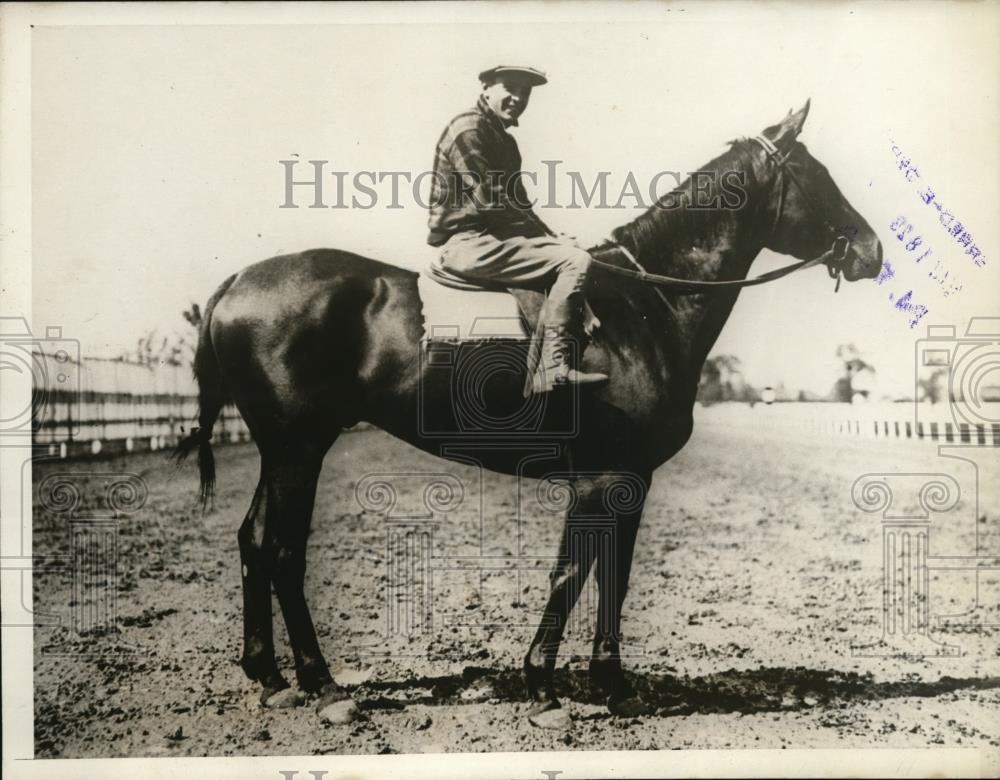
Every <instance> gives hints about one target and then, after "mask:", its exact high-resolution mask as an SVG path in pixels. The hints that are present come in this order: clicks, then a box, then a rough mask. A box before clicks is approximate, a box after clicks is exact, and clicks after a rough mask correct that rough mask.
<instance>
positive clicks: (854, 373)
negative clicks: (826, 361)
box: [830, 344, 875, 403]
mask: <svg viewBox="0 0 1000 780" xmlns="http://www.w3.org/2000/svg"><path fill="white" fill-rule="evenodd" d="M836 355H837V358H838V359H839V360H840V361H841V362H842V363H843V369H842V371H843V375H842V376H841V377H840V378H839V379H837V381H836V382H835V383H834V385H833V390H832V391H831V393H830V395H831V396H832V397H833V400H834V401H841V402H844V403H850V402H851V401H852V400H854V396H855V395H856V394H859V395H861V396H863V397H865V398H867V397H868V393H869V390H867V389H865V388H863V387H861V386H860V385H862V384H866V383H867V382H869V381H870V380H871V379H872V377H873V376H874V374H875V367H874V366H872V365H871V364H870V363H868V362H867V361H866V360H865V359H864V358H863V357H862V354H861V350H859V349H858V348H857V347H856V346H855V345H854V344H841V345H840V346H838V347H837V352H836ZM861 374H865V380H864V381H859V375H861Z"/></svg>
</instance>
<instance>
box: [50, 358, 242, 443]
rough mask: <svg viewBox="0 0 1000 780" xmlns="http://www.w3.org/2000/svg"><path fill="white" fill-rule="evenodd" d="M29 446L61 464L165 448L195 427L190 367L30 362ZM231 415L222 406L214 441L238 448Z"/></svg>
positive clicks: (237, 420)
mask: <svg viewBox="0 0 1000 780" xmlns="http://www.w3.org/2000/svg"><path fill="white" fill-rule="evenodd" d="M32 360H33V366H32V369H33V374H34V386H33V397H32V407H33V409H32V428H33V431H32V439H33V441H34V443H35V444H36V445H39V446H40V447H41V448H42V449H43V450H47V451H48V452H49V453H50V454H53V455H60V456H62V457H67V456H72V455H81V454H90V455H97V454H100V453H108V452H119V451H126V452H131V451H134V450H143V449H146V450H149V449H151V450H158V449H162V448H164V447H169V446H172V445H173V444H175V443H176V442H177V440H178V439H179V438H181V437H182V436H183V435H184V434H185V433H186V432H188V431H190V428H191V426H192V425H193V424H197V423H196V417H197V413H198V387H197V384H196V383H195V381H194V377H193V376H192V373H191V369H190V367H187V366H172V365H166V364H162V365H152V366H146V365H139V364H137V363H125V362H122V361H116V360H101V359H93V358H84V359H83V360H76V359H73V358H68V357H66V354H65V353H62V354H61V355H59V356H58V357H57V356H55V355H51V354H47V353H46V352H44V351H37V352H34V353H33V354H32ZM249 438H250V435H249V431H248V430H247V427H246V424H245V423H244V422H243V419H242V418H241V417H240V415H239V412H238V411H236V408H235V407H233V406H227V407H226V408H225V409H224V410H223V413H222V415H220V417H219V421H218V423H217V424H216V426H215V440H216V441H246V440H249Z"/></svg>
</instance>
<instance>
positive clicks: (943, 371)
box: [917, 368, 949, 404]
mask: <svg viewBox="0 0 1000 780" xmlns="http://www.w3.org/2000/svg"><path fill="white" fill-rule="evenodd" d="M947 378H948V369H947V368H937V369H935V370H934V371H933V372H931V374H930V375H929V376H926V377H918V378H917V393H918V396H917V400H918V401H930V402H931V403H932V404H937V403H940V402H941V401H945V400H947V399H948V396H949V391H948V382H947Z"/></svg>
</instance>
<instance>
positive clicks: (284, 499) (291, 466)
mask: <svg viewBox="0 0 1000 780" xmlns="http://www.w3.org/2000/svg"><path fill="white" fill-rule="evenodd" d="M328 448H329V447H328V446H327V447H323V448H320V449H318V450H317V449H312V448H310V447H309V446H307V445H305V444H304V443H302V442H296V443H295V444H293V445H292V446H290V447H287V448H282V450H281V453H282V458H281V460H280V462H277V463H274V464H272V466H271V467H270V468H269V469H268V494H267V499H268V507H267V513H268V535H269V536H270V544H271V545H272V547H273V550H272V553H273V558H272V564H273V566H272V569H271V580H272V582H273V583H274V590H275V592H276V593H277V596H278V603H279V604H280V605H281V613H282V615H283V616H284V618H285V626H286V627H287V629H288V638H289V642H290V643H291V645H292V652H293V653H294V655H295V675H296V677H297V678H298V682H299V686H300V687H301V688H302V690H304V691H306V692H309V693H320V694H321V698H320V702H319V706H318V709H319V712H320V714H321V716H322V717H324V718H325V719H326V720H330V721H333V722H346V721H349V720H351V719H352V718H353V717H354V715H355V713H356V711H357V708H356V706H355V704H354V702H353V701H351V699H350V697H349V696H348V695H347V693H345V692H344V691H343V690H341V689H340V688H339V687H338V686H337V685H336V683H334V681H333V677H332V676H331V675H330V669H329V667H328V666H327V664H326V660H325V659H324V658H323V653H322V652H321V651H320V648H319V642H318V641H317V639H316V630H315V628H314V627H313V622H312V616H311V615H310V613H309V606H308V605H307V604H306V598H305V590H304V585H305V574H306V541H307V538H308V536H309V527H310V524H311V520H312V513H313V505H314V503H315V499H316V483H317V481H318V479H319V472H320V469H321V467H322V463H323V454H325V452H326V450H327V449H328ZM292 453H296V454H295V455H292Z"/></svg>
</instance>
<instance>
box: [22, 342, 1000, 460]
mask: <svg viewBox="0 0 1000 780" xmlns="http://www.w3.org/2000/svg"><path fill="white" fill-rule="evenodd" d="M32 359H33V361H34V365H33V373H34V393H33V399H32V400H33V414H32V423H33V440H34V443H35V444H36V445H39V446H40V447H41V448H42V449H43V450H47V451H48V452H49V453H50V454H53V455H60V456H62V457H67V456H71V455H97V454H101V453H109V452H120V451H126V452H131V451H134V450H150V449H152V450H158V449H162V448H165V447H169V446H172V445H173V444H175V443H176V442H177V440H178V439H179V438H180V437H182V436H183V435H184V434H185V433H186V432H187V431H188V430H190V427H191V426H192V425H193V424H196V422H195V418H196V415H197V412H198V388H197V385H196V383H195V381H194V377H193V376H192V374H191V370H190V368H188V367H186V366H171V365H154V366H145V365H139V364H136V363H124V362H121V361H114V360H101V359H87V358H85V359H83V360H75V359H73V358H68V357H66V353H61V355H59V358H57V357H55V356H53V355H50V354H46V353H45V352H43V351H38V352H35V353H33V354H32ZM695 419H696V420H697V421H698V424H701V425H703V424H708V425H723V426H726V427H744V428H745V427H751V428H754V429H757V430H761V431H772V432H775V433H777V434H781V435H792V434H796V435H805V436H853V437H858V438H866V439H871V440H878V439H885V440H889V439H892V440H911V441H913V442H941V443H951V442H954V443H969V444H980V445H986V446H1000V423H997V422H993V421H995V420H1000V403H984V404H982V405H980V406H978V407H975V408H972V407H968V406H963V405H961V404H957V405H953V404H948V403H941V404H934V405H932V404H914V403H912V402H910V403H862V404H837V403H775V404H771V405H767V404H763V403H757V404H754V405H753V406H750V405H748V404H742V403H722V404H715V405H712V406H701V405H700V404H699V405H698V406H696V408H695ZM249 438H250V434H249V431H248V430H247V427H246V424H245V423H244V422H243V419H242V418H241V417H240V415H239V412H238V411H237V410H236V408H235V407H233V406H227V407H225V409H224V410H223V413H222V414H221V415H220V417H219V420H218V422H217V423H216V426H215V437H214V440H215V441H216V442H220V441H247V440H249Z"/></svg>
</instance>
